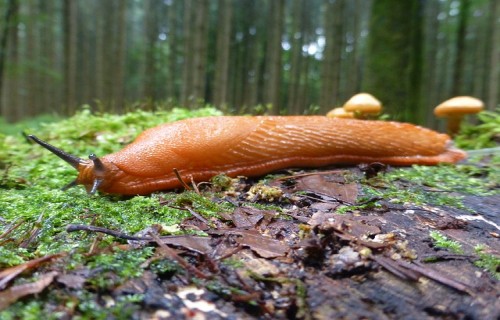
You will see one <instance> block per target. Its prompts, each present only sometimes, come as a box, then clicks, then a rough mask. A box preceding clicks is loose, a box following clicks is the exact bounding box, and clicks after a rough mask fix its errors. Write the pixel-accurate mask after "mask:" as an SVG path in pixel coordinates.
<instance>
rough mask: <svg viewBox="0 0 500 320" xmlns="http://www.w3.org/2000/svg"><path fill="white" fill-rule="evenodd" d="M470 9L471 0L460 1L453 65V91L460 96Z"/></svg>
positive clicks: (453, 93)
mask: <svg viewBox="0 0 500 320" xmlns="http://www.w3.org/2000/svg"><path fill="white" fill-rule="evenodd" d="M469 9H470V1H469V0H461V1H460V13H459V21H458V30H457V42H456V47H455V62H454V66H453V87H452V89H451V93H452V95H454V96H458V95H460V94H462V93H461V90H462V87H463V82H464V79H463V77H464V61H465V54H466V48H465V37H466V33H467V24H468V16H469Z"/></svg>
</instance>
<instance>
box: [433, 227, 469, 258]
mask: <svg viewBox="0 0 500 320" xmlns="http://www.w3.org/2000/svg"><path fill="white" fill-rule="evenodd" d="M429 236H430V237H431V239H432V240H433V243H434V246H436V247H438V248H443V249H446V250H449V251H451V252H453V253H456V254H463V253H464V251H463V249H462V245H461V244H460V243H459V242H457V241H453V240H450V239H448V238H447V237H446V236H445V235H443V234H442V233H440V232H438V231H431V232H430V233H429Z"/></svg>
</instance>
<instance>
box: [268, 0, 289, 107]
mask: <svg viewBox="0 0 500 320" xmlns="http://www.w3.org/2000/svg"><path fill="white" fill-rule="evenodd" d="M283 7H284V0H273V1H271V2H270V11H269V19H270V20H271V22H270V30H269V34H268V38H267V41H268V42H267V49H266V55H267V57H266V73H265V80H266V81H265V82H266V85H265V93H264V96H265V103H270V104H271V105H272V111H271V112H272V113H273V114H279V112H280V107H281V100H280V98H281V95H280V93H281V90H280V89H281V63H282V62H281V58H282V50H281V36H282V34H283V19H284V15H283V10H284V9H283Z"/></svg>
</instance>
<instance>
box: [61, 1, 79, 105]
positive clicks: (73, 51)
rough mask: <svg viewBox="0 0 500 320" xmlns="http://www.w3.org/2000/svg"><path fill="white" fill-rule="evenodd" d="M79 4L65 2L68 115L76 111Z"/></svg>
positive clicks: (66, 100) (66, 101)
mask: <svg viewBox="0 0 500 320" xmlns="http://www.w3.org/2000/svg"><path fill="white" fill-rule="evenodd" d="M77 6H78V3H77V2H76V1H71V0H65V1H64V5H63V12H64V16H63V22H64V94H65V99H64V102H65V106H64V110H65V113H66V114H70V113H71V112H73V111H74V110H75V109H76V77H77V73H76V71H77V59H76V57H77V45H78V30H77V21H78V20H77V14H78V8H77Z"/></svg>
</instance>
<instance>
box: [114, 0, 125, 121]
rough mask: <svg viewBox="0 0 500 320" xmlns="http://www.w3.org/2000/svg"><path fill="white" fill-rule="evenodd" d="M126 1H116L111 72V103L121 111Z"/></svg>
mask: <svg viewBox="0 0 500 320" xmlns="http://www.w3.org/2000/svg"><path fill="white" fill-rule="evenodd" d="M126 4H127V2H126V1H123V0H119V1H118V3H117V13H116V17H117V19H116V35H115V42H116V48H115V53H116V55H115V60H114V63H113V65H114V68H113V69H114V72H113V87H114V88H113V104H114V105H115V110H116V111H118V112H123V111H124V110H125V105H124V104H125V98H124V92H125V87H124V86H125V84H124V81H125V72H126V71H125V66H126V64H125V59H126V57H127V41H126V40H127V26H126V24H125V21H126V19H127V7H126Z"/></svg>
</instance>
